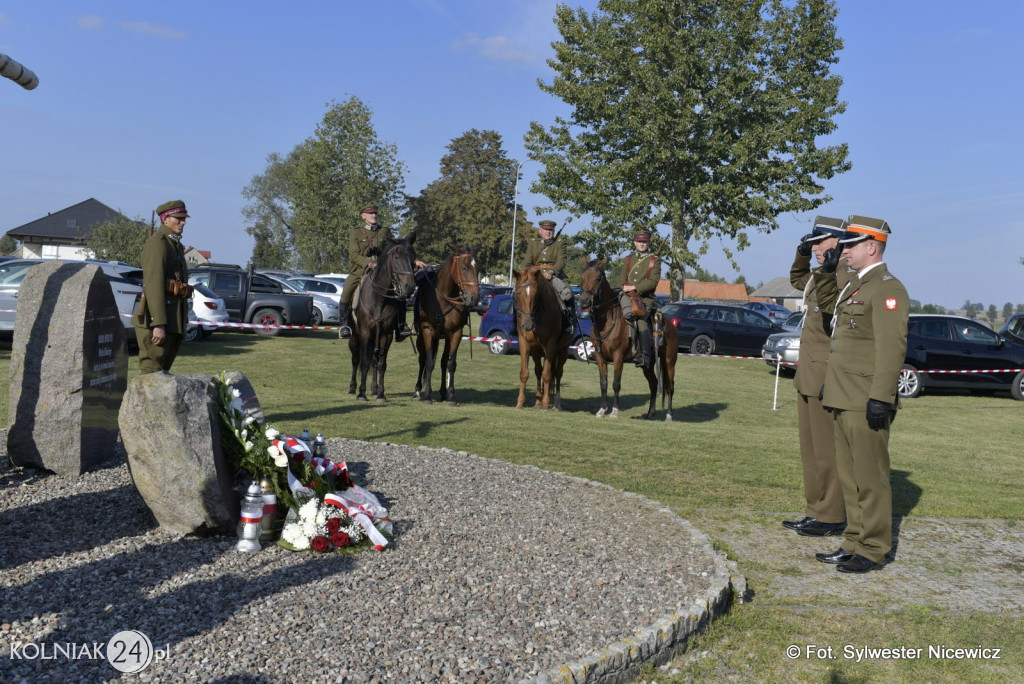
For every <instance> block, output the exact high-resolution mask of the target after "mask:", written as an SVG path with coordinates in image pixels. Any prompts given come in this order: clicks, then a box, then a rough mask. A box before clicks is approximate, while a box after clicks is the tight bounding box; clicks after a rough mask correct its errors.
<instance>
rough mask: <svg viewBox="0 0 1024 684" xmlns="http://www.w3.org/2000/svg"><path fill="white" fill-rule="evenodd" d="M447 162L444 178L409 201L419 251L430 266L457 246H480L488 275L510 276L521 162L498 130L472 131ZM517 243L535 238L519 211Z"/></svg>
mask: <svg viewBox="0 0 1024 684" xmlns="http://www.w3.org/2000/svg"><path fill="white" fill-rule="evenodd" d="M446 149H447V150H448V153H447V154H446V155H445V156H444V157H442V158H441V176H440V178H438V179H437V180H435V181H433V182H432V183H430V184H429V185H428V186H427V187H426V188H424V189H423V191H422V192H421V193H420V195H419V196H418V197H409V198H408V199H407V206H408V208H409V211H408V213H407V215H406V220H407V221H408V222H409V223H410V224H412V225H414V226H415V227H416V231H417V234H418V236H419V237H418V238H417V243H416V245H417V251H418V252H419V255H420V257H421V258H422V259H424V260H425V261H428V262H439V261H441V260H443V259H445V258H447V256H448V254H449V253H450V251H451V248H452V247H453V246H454V245H457V244H467V245H471V246H477V245H479V246H480V252H479V255H478V258H479V261H480V263H481V264H482V266H483V269H484V271H485V272H486V273H492V274H501V273H505V274H507V273H508V269H509V260H510V257H511V250H512V222H513V203H514V198H515V190H516V180H517V174H518V172H519V168H518V164H517V162H516V161H515V160H514V159H509V158H508V155H507V154H506V153H505V150H504V149H502V142H501V135H499V134H498V133H497V132H495V131H478V130H476V129H472V130H470V131H467V132H466V133H463V134H462V135H461V136H459V137H458V138H454V139H453V140H452V141H451V143H449V145H448V146H447V148H446ZM515 211H516V213H515V217H514V218H515V221H516V222H517V223H516V242H517V243H518V247H523V246H524V245H525V243H526V239H527V238H529V236H530V225H529V223H527V221H526V218H525V214H524V213H523V211H522V209H521V208H519V207H518V206H516V207H515Z"/></svg>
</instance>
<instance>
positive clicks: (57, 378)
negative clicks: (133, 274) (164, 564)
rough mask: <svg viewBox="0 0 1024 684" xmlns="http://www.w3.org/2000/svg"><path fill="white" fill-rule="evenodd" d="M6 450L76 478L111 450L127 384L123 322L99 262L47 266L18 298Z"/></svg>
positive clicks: (22, 462) (16, 460)
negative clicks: (98, 264)
mask: <svg viewBox="0 0 1024 684" xmlns="http://www.w3.org/2000/svg"><path fill="white" fill-rule="evenodd" d="M10 374H11V382H10V402H9V404H8V432H7V453H8V454H10V458H11V462H12V463H13V464H14V465H17V466H22V467H33V468H45V469H47V470H51V471H53V472H56V473H62V474H74V475H79V474H81V473H83V472H86V471H88V470H92V469H95V468H96V467H97V466H98V465H99V464H100V463H103V462H104V461H106V460H107V459H108V458H110V456H111V455H112V454H113V453H114V445H115V443H116V442H117V414H118V410H119V409H120V406H121V399H122V397H123V395H124V391H125V387H126V385H127V382H128V352H127V348H126V346H125V333H124V324H123V322H122V321H121V318H120V315H119V313H118V310H117V303H116V302H115V300H114V295H113V292H112V291H111V289H110V282H109V281H108V280H107V277H106V276H105V275H104V274H103V272H102V271H101V270H100V269H99V267H98V266H96V265H94V264H86V263H66V262H57V261H54V262H52V263H43V264H40V265H38V266H34V267H32V268H31V269H29V271H28V273H27V274H26V275H25V279H24V281H23V282H22V284H21V287H20V289H19V294H18V313H17V318H16V319H15V325H14V339H13V342H12V345H11V365H10Z"/></svg>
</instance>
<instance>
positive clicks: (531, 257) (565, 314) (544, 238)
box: [520, 219, 576, 330]
mask: <svg viewBox="0 0 1024 684" xmlns="http://www.w3.org/2000/svg"><path fill="white" fill-rule="evenodd" d="M537 233H538V234H537V235H535V236H534V237H533V239H531V240H530V243H529V244H528V245H527V246H526V255H525V256H524V257H523V260H522V262H521V263H520V268H526V267H527V266H540V265H542V264H543V265H545V266H550V267H551V268H550V270H551V278H549V280H550V281H551V285H552V286H553V287H554V288H555V294H557V295H558V301H559V304H560V305H561V307H562V319H563V320H564V321H565V322H566V325H567V326H571V325H572V321H573V318H574V316H575V315H576V298H575V297H574V296H573V294H572V288H571V287H569V285H568V283H566V282H565V281H566V277H565V243H564V242H562V239H561V238H560V237H555V222H554V221H552V220H550V219H544V220H543V221H541V222H540V223H538V224H537ZM546 275H547V274H545V276H546ZM570 330H571V328H570Z"/></svg>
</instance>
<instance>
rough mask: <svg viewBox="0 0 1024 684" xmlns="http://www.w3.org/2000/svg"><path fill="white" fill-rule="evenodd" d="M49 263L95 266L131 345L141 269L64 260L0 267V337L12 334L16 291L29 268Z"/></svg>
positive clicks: (13, 262)
mask: <svg viewBox="0 0 1024 684" xmlns="http://www.w3.org/2000/svg"><path fill="white" fill-rule="evenodd" d="M49 261H61V262H63V263H86V264H94V265H96V266H99V268H100V270H101V271H103V274H104V275H105V276H107V280H108V281H109V282H110V289H111V292H113V294H114V301H116V302H117V310H118V312H119V313H120V314H121V322H122V323H123V324H124V327H125V333H126V334H127V335H128V337H129V344H132V345H134V343H135V329H134V328H133V327H132V322H131V315H132V314H133V313H135V307H136V305H137V304H138V302H139V298H140V297H141V296H142V269H140V268H136V267H135V266H131V265H129V264H126V263H123V262H120V261H95V260H92V259H87V260H85V261H73V260H67V259H12V260H10V261H4V262H2V263H0V333H4V334H7V333H11V332H13V330H14V319H15V310H16V309H17V307H18V290H19V289H20V288H21V282H22V281H23V280H24V279H25V275H26V274H27V273H28V270H29V269H30V268H32V267H33V266H38V265H39V264H43V263H47V262H49Z"/></svg>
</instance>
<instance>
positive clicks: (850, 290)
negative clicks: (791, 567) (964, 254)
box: [800, 216, 910, 570]
mask: <svg viewBox="0 0 1024 684" xmlns="http://www.w3.org/2000/svg"><path fill="white" fill-rule="evenodd" d="M849 224H850V225H849V227H848V232H847V236H852V239H851V238H849V237H848V238H844V240H843V243H844V245H845V246H846V248H847V249H850V246H851V244H850V243H852V242H860V241H862V239H864V236H865V235H868V236H872V235H874V236H877V238H875V239H878V238H881V239H882V241H883V242H884V241H887V238H888V234H889V232H890V231H889V227H888V225H887V224H886V223H885V222H884V221H881V220H880V219H868V218H864V217H859V216H851V217H850V219H849ZM847 258H848V259H851V257H850V256H849V255H848V256H847ZM850 263H851V265H854V264H853V261H852V259H851V262H850ZM909 309H910V298H909V296H908V295H907V290H906V288H905V287H904V286H903V284H902V283H901V282H900V281H899V280H897V279H896V278H895V277H894V276H893V275H892V274H890V273H889V271H888V269H887V268H886V265H885V263H884V262H880V263H876V264H871V265H869V266H867V267H863V268H861V270H860V272H858V273H857V274H856V275H855V276H854V277H853V279H852V280H851V281H850V282H849V283H848V284H847V285H846V286H845V287H844V288H843V290H842V291H841V292H840V293H839V296H838V300H837V304H836V313H835V317H834V319H833V326H834V330H833V333H832V344H831V350H830V353H829V358H828V367H827V369H826V372H825V387H824V393H823V400H822V404H823V405H824V406H825V408H827V409H829V410H831V411H832V412H833V416H834V417H835V423H834V429H835V444H836V467H837V469H838V472H839V482H840V484H841V485H842V488H843V497H844V499H845V502H846V531H845V532H844V535H843V544H842V549H843V550H844V551H846V552H847V553H850V554H855V555H856V556H862V557H864V558H867V559H868V560H870V561H872V562H874V563H877V564H881V563H883V562H884V560H885V555H886V554H887V553H888V552H889V550H890V549H891V548H892V490H891V489H890V483H889V428H888V427H885V428H884V429H878V430H873V429H871V427H870V426H869V424H868V416H867V410H866V408H867V405H868V401H869V400H872V399H873V400H875V401H877V402H882V403H884V404H888V405H890V406H891V413H890V416H894V415H895V410H896V408H897V406H898V396H897V393H896V391H897V385H898V382H899V374H900V369H901V368H902V366H903V361H904V358H905V355H906V349H907V321H908V318H909ZM800 353H801V356H802V355H803V349H802V348H801V350H800ZM844 565H845V564H840V565H839V569H840V570H843V569H844Z"/></svg>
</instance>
